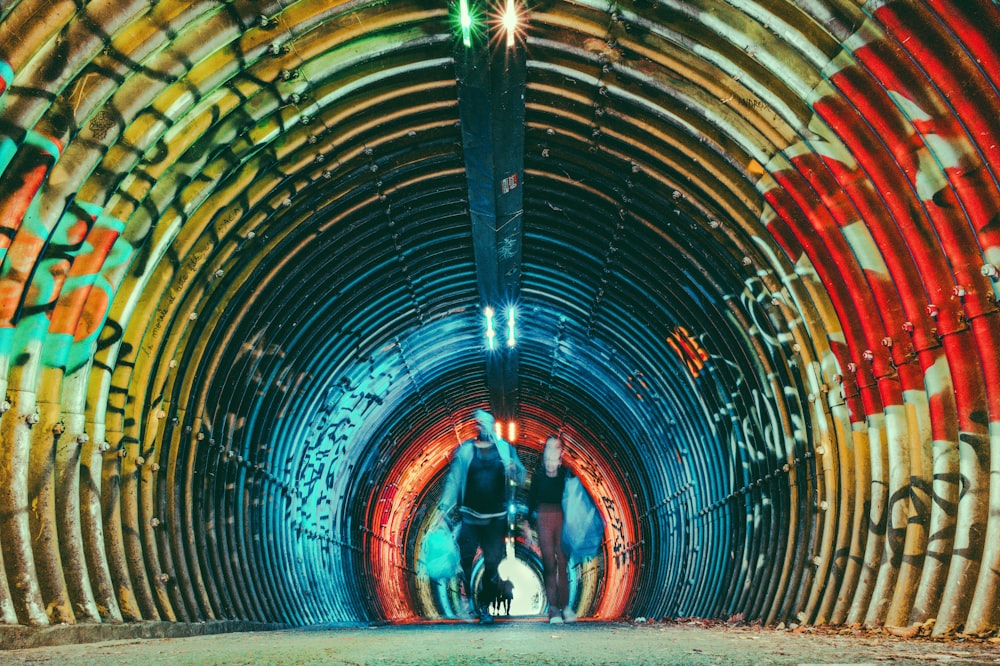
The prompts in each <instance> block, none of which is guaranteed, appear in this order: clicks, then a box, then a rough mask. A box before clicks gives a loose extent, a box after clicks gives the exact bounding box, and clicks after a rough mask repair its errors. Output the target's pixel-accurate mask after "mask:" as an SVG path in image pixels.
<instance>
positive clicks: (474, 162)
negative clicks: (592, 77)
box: [455, 8, 526, 419]
mask: <svg viewBox="0 0 1000 666" xmlns="http://www.w3.org/2000/svg"><path fill="white" fill-rule="evenodd" d="M474 9H476V8H474ZM525 72H526V63H525V53H524V45H523V44H522V43H520V42H519V41H517V42H515V44H514V45H512V46H507V45H506V43H505V41H504V40H500V39H497V37H496V36H492V37H491V35H490V33H489V31H488V30H486V31H483V33H482V34H479V35H473V36H472V41H471V45H470V46H465V44H464V43H463V42H462V41H461V40H460V41H459V42H458V44H457V46H456V52H455V73H456V77H457V80H458V101H459V118H460V120H461V124H462V143H463V150H464V155H465V168H466V174H467V179H468V188H469V215H470V218H471V222H472V239H473V249H474V252H475V261H476V273H477V280H478V283H479V297H480V301H481V303H480V305H481V307H482V308H484V309H485V308H486V307H492V308H493V309H494V311H495V312H496V323H497V328H496V330H497V338H496V347H495V349H493V350H491V351H488V352H487V356H486V375H487V386H488V389H489V392H490V400H491V403H492V409H493V412H494V414H496V416H497V417H498V418H500V419H510V418H512V417H513V416H515V414H516V405H517V386H518V382H517V368H518V353H517V347H516V346H514V347H509V346H508V345H507V336H506V331H507V322H508V312H509V309H510V308H512V307H513V308H516V306H517V301H518V293H519V289H520V278H521V242H522V229H521V221H522V217H523V213H524V208H523V203H522V200H523V198H522V195H521V191H522V186H523V184H524V89H525Z"/></svg>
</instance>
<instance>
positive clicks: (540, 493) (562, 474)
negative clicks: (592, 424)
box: [528, 435, 576, 624]
mask: <svg viewBox="0 0 1000 666" xmlns="http://www.w3.org/2000/svg"><path fill="white" fill-rule="evenodd" d="M562 454H563V444H562V440H561V439H560V438H559V436H558V435H549V436H548V438H546V440H545V448H544V449H543V450H542V458H541V461H540V462H539V464H538V468H537V469H536V470H535V472H534V474H533V475H532V477H531V487H530V489H529V490H528V515H529V516H530V517H531V519H532V520H533V521H534V523H535V526H536V530H537V532H538V546H539V548H540V549H541V551H542V568H543V571H542V574H543V578H544V581H545V599H546V601H548V605H549V622H551V623H552V624H561V623H563V622H573V621H575V620H576V613H574V612H573V609H572V608H569V578H568V568H567V566H566V554H565V553H564V552H563V542H562V532H563V520H564V517H565V516H564V515H563V492H564V491H565V488H566V478H567V475H568V474H569V472H568V470H567V469H566V467H565V466H564V465H563V464H562Z"/></svg>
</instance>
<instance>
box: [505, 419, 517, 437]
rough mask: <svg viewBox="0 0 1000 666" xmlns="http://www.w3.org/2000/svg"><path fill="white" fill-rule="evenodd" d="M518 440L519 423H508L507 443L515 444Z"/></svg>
mask: <svg viewBox="0 0 1000 666" xmlns="http://www.w3.org/2000/svg"><path fill="white" fill-rule="evenodd" d="M516 439H517V423H516V422H514V421H508V422H507V441H508V442H513V441H515V440H516Z"/></svg>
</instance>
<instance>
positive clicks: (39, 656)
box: [0, 618, 1000, 666]
mask: <svg viewBox="0 0 1000 666" xmlns="http://www.w3.org/2000/svg"><path fill="white" fill-rule="evenodd" d="M988 663H1000V644H998V643H995V642H992V641H990V640H984V639H961V638H959V639H949V640H930V639H910V640H904V639H901V638H896V637H894V636H889V635H884V634H881V633H865V634H859V633H855V634H853V635H852V634H851V632H847V631H845V632H835V631H832V630H819V629H806V630H795V631H791V630H774V629H760V628H753V627H744V626H725V625H723V626H718V625H716V626H706V625H704V624H703V623H699V622H690V623H688V622H679V623H670V624H661V623H625V622H588V621H581V622H577V623H576V624H572V625H563V626H552V625H549V624H548V623H547V622H545V621H543V620H542V619H540V618H516V619H500V620H498V621H497V622H496V624H494V625H492V626H480V625H478V624H458V623H437V624H410V625H397V626H378V627H362V628H322V629H302V630H292V631H289V630H279V631H258V632H250V633H226V634H217V635H207V636H195V637H190V638H158V639H144V640H118V641H108V642H103V643H89V644H81V645H64V646H54V647H41V648H32V649H21V650H8V651H5V652H0V664H5V665H6V664H12V665H17V666H20V665H22V664H59V665H60V666H62V665H64V664H65V665H74V664H80V665H86V666H106V665H107V666H110V665H112V664H113V665H114V666H120V665H123V664H137V665H140V666H160V665H163V666H166V665H168V664H169V665H171V666H175V665H183V664H192V665H194V664H198V665H200V664H213V665H217V666H223V665H226V666H229V665H244V664H245V665H251V664H252V665H257V664H273V665H276V666H278V665H280V666H305V665H319V664H323V665H327V664H580V665H585V664H685V665H687V664H694V665H698V664H706V665H707V664H711V665H713V666H717V665H737V664H747V665H749V664H754V665H756V664H797V665H805V664H913V665H917V664H921V665H923V664H988Z"/></svg>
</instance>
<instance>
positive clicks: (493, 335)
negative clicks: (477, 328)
mask: <svg viewBox="0 0 1000 666" xmlns="http://www.w3.org/2000/svg"><path fill="white" fill-rule="evenodd" d="M483 315H484V316H485V317H486V348H487V349H496V346H497V331H496V327H495V325H494V323H493V317H494V316H495V315H496V313H495V312H493V308H491V307H490V306H488V305H487V306H486V307H485V308H483Z"/></svg>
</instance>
